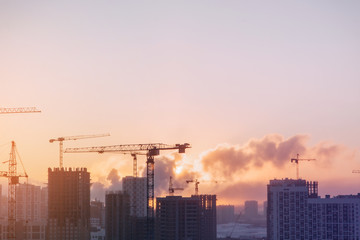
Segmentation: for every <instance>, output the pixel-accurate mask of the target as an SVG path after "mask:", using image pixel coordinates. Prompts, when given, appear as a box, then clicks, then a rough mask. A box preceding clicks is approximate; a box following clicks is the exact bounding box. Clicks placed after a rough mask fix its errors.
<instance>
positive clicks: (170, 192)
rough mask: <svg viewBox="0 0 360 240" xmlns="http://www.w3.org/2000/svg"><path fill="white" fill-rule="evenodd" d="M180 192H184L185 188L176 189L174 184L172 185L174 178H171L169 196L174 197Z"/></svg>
mask: <svg viewBox="0 0 360 240" xmlns="http://www.w3.org/2000/svg"><path fill="white" fill-rule="evenodd" d="M180 190H184V188H175V187H174V186H173V183H172V176H170V180H169V195H170V196H174V192H175V191H180Z"/></svg>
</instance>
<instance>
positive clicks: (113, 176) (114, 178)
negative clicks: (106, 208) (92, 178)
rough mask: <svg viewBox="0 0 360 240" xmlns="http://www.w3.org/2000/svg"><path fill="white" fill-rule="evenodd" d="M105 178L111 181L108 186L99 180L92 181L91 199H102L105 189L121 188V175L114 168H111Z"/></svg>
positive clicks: (117, 189) (103, 198)
mask: <svg viewBox="0 0 360 240" xmlns="http://www.w3.org/2000/svg"><path fill="white" fill-rule="evenodd" d="M106 180H108V181H109V182H110V183H111V184H110V186H108V187H106V186H105V185H104V184H103V183H101V182H94V183H92V184H91V199H98V200H100V201H104V200H105V193H106V191H119V190H121V189H122V182H121V177H120V175H119V173H118V170H116V169H115V168H113V169H111V171H110V172H109V174H108V175H107V178H106Z"/></svg>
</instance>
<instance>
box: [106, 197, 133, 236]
mask: <svg viewBox="0 0 360 240" xmlns="http://www.w3.org/2000/svg"><path fill="white" fill-rule="evenodd" d="M131 233H132V232H131V221H130V200H129V195H128V194H127V193H124V192H122V191H115V192H107V193H106V195H105V237H106V240H130V239H131Z"/></svg>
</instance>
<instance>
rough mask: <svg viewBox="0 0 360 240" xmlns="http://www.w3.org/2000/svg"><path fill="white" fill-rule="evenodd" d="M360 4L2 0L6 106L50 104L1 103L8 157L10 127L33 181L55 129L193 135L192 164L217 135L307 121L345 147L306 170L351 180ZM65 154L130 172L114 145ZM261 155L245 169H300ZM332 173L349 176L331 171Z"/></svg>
mask: <svg viewBox="0 0 360 240" xmlns="http://www.w3.org/2000/svg"><path fill="white" fill-rule="evenodd" d="M359 10H360V3H359V2H358V1H346V2H339V1H316V2H314V1H292V2H288V1H276V2H268V1H226V2H219V1H197V2H188V3H184V2H178V3H174V2H171V3H170V2H168V1H157V2H156V3H154V2H151V3H150V2H145V1H144V2H136V3H133V2H121V3H115V2H108V3H103V2H97V1H86V2H85V1H84V2H81V1H79V2H76V3H74V2H48V1H37V2H18V1H3V2H1V3H0V36H1V37H0V53H1V54H0V79H1V88H0V99H1V107H20V106H36V107H38V108H39V109H41V110H42V113H41V114H23V115H1V116H0V158H1V159H3V160H1V161H5V160H7V159H8V152H9V150H10V145H6V144H7V143H10V141H11V140H14V141H16V142H17V145H18V149H19V152H20V154H21V158H22V159H23V162H24V164H25V167H26V169H27V172H28V173H29V176H30V178H31V179H32V181H33V182H34V183H37V184H38V183H44V182H46V181H47V168H48V167H55V166H58V145H57V144H56V143H55V144H54V143H53V144H50V143H49V142H48V140H49V139H50V138H55V137H60V136H69V135H70V136H71V135H81V134H97V133H107V132H110V134H111V137H107V138H98V139H88V140H79V141H76V142H65V146H67V147H76V146H97V145H113V144H126V143H149V142H163V143H169V144H172V143H183V142H189V143H191V144H192V145H193V148H192V149H190V150H189V151H188V153H187V155H186V158H187V160H186V161H187V163H188V164H190V165H195V167H194V169H195V170H198V169H199V168H200V167H201V166H200V165H201V164H200V163H199V162H200V161H201V156H200V155H201V154H202V153H204V152H207V151H209V150H210V149H215V148H216V147H217V146H218V145H219V144H225V143H226V144H228V145H230V146H238V147H241V146H246V144H247V143H248V142H249V141H251V139H257V140H261V139H263V138H264V137H266V136H269V135H271V134H277V135H279V136H281V137H282V138H283V140H284V141H286V139H291V138H292V137H294V136H298V135H307V136H308V139H307V140H306V144H305V145H306V146H307V147H308V148H312V147H315V146H318V144H320V143H321V142H324V141H325V142H328V143H331V144H334V145H339V146H343V148H342V149H343V151H341V152H342V154H340V155H337V158H336V159H332V164H331V165H329V166H327V165H326V166H325V165H321V164H320V163H318V165H316V166H315V167H314V168H315V169H316V172H312V171H311V170H306V166H309V167H310V163H305V164H304V165H306V166H304V168H305V169H304V175H303V176H304V177H306V178H308V179H311V180H321V181H323V182H324V188H325V189H326V190H327V189H329V190H328V191H331V194H336V193H337V192H339V193H343V192H346V191H348V193H355V192H356V188H355V187H354V186H353V185H352V183H356V181H358V178H359V177H360V176H359V175H357V174H351V171H352V169H353V168H356V167H357V166H358V168H359V169H360V159H359V156H358V154H357V152H358V150H359V146H358V139H359V135H360V129H359V127H358V123H359V122H360V112H359V110H358V109H359V107H358V106H359V103H360V81H359V76H360V68H359V67H358V63H359V62H360V61H359V60H360V59H359V58H360V45H359V42H360V30H359V27H358V26H359V24H360V15H359V14H358V12H359ZM343 152H344V153H343ZM293 154H294V155H295V154H296V149H294V153H293ZM311 157H315V158H316V157H317V156H311ZM124 159H125V160H124ZM263 160H264V161H268V160H267V159H263ZM289 161H290V159H289ZM64 162H65V166H68V167H70V166H72V167H74V166H75V167H76V166H87V167H88V168H89V169H90V170H91V171H93V172H92V176H93V177H92V179H93V181H100V180H101V181H104V183H106V177H107V174H108V171H110V170H111V168H112V166H114V167H116V168H119V171H120V173H121V175H122V176H123V175H127V174H131V159H130V158H124V156H119V155H102V156H99V155H95V154H85V155H65V159H64ZM108 162H110V163H111V164H110V165H109V166H108V168H107V169H101V171H100V170H99V168H98V166H99V164H100V166H102V163H104V164H103V165H106V164H107V163H108ZM233 164H234V168H236V167H237V164H238V163H236V162H235V163H233ZM266 164H269V166H268V167H265V165H264V166H263V167H262V168H257V169H256V168H253V169H252V170H251V171H249V172H247V174H248V176H245V177H244V180H241V179H240V178H239V179H238V181H240V180H241V181H246V182H247V183H249V184H254V185H256V184H258V182H260V184H264V183H266V182H267V181H268V180H269V179H270V178H273V177H275V176H278V177H286V176H289V177H293V176H294V170H295V169H294V167H293V166H291V165H290V163H288V164H287V165H284V166H282V168H280V169H276V170H273V169H272V167H271V166H272V165H271V162H267V163H266ZM106 166H107V165H106ZM4 167H6V166H4ZM249 167H251V166H249ZM120 168H121V169H120ZM128 169H129V170H128ZM339 169H340V170H339ZM272 173H274V174H272ZM330 173H332V174H330ZM335 173H336V174H335ZM334 174H335V175H334ZM104 179H105V180H104ZM333 179H335V180H336V181H337V182H338V183H339V182H343V183H344V184H338V185H331V184H328V182H331V181H332V180H333ZM326 184H327V185H326ZM326 186H334V187H332V188H331V187H326ZM220 187H223V189H221V188H220ZM220 187H216V189H215V190H213V189H211V191H217V192H218V193H222V192H224V198H226V197H225V195H226V194H225V192H226V189H227V187H228V186H227V185H226V184H222V185H221V186H220ZM320 187H321V182H320ZM203 189H204V191H206V190H207V188H206V186H205V187H203ZM243 189H245V187H243ZM209 191H210V189H209ZM324 194H325V193H324ZM249 197H250V196H249ZM254 197H256V198H258V199H259V200H260V199H263V198H265V197H266V196H263V197H261V196H257V195H254ZM239 198H240V197H239ZM244 198H245V197H244Z"/></svg>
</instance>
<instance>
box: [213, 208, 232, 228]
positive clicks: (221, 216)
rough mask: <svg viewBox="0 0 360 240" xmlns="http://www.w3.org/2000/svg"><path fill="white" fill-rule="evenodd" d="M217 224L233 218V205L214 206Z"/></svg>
mask: <svg viewBox="0 0 360 240" xmlns="http://www.w3.org/2000/svg"><path fill="white" fill-rule="evenodd" d="M216 218H217V224H223V223H230V222H233V221H234V220H235V206H234V205H218V206H216Z"/></svg>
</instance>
